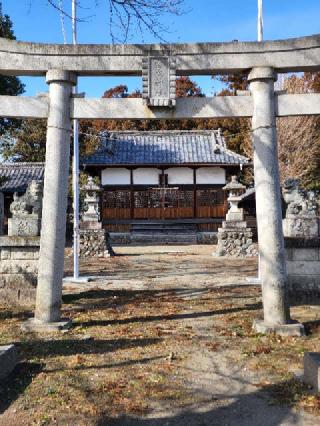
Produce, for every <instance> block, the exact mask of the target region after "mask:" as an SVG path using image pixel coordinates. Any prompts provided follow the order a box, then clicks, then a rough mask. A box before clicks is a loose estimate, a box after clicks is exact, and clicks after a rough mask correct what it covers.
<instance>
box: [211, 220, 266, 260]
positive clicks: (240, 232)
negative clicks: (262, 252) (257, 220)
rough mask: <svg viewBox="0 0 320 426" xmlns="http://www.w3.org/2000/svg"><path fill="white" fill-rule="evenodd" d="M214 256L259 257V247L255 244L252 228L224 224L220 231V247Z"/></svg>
mask: <svg viewBox="0 0 320 426" xmlns="http://www.w3.org/2000/svg"><path fill="white" fill-rule="evenodd" d="M244 223H245V222H244ZM214 255H216V256H228V257H254V256H258V245H257V244H256V243H254V242H253V232H252V230H251V228H246V227H237V226H231V223H230V222H229V223H228V222H223V224H222V228H219V230H218V245H217V249H216V251H215V253H214Z"/></svg>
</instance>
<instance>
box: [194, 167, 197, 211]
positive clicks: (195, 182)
mask: <svg viewBox="0 0 320 426" xmlns="http://www.w3.org/2000/svg"><path fill="white" fill-rule="evenodd" d="M197 210H198V205H197V169H196V168H194V169H193V217H195V218H196V217H197Z"/></svg>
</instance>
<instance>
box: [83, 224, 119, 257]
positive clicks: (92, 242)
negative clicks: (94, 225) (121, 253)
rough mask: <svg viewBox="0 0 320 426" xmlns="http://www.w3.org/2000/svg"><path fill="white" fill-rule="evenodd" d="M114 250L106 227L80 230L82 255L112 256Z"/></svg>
mask: <svg viewBox="0 0 320 426" xmlns="http://www.w3.org/2000/svg"><path fill="white" fill-rule="evenodd" d="M113 255H114V252H113V250H112V247H111V245H110V241H109V233H108V232H107V231H106V230H104V229H82V230H80V257H110V256H113Z"/></svg>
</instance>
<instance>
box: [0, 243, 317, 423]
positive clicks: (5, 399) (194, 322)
mask: <svg viewBox="0 0 320 426" xmlns="http://www.w3.org/2000/svg"><path fill="white" fill-rule="evenodd" d="M115 250H116V253H117V256H116V257H114V258H111V259H97V260H91V261H86V262H82V265H81V272H82V275H91V276H94V277H95V279H94V280H93V281H92V282H90V283H87V284H68V285H65V287H64V296H63V301H64V304H63V316H64V317H70V318H72V320H73V327H72V328H71V329H70V330H69V331H67V332H63V333H56V334H52V335H36V334H24V333H22V332H21V331H20V325H21V322H22V321H24V320H26V319H27V318H29V317H31V316H32V309H31V308H15V309H13V308H12V307H9V306H0V344H9V343H13V342H14V343H16V344H17V347H18V350H19V354H20V362H19V365H18V366H17V368H16V369H15V371H14V372H13V373H12V375H11V376H10V377H9V378H8V379H6V380H5V381H4V382H3V383H0V425H1V426H10V425H14V426H19V425H68V426H69V425H97V426H102V425H118V426H120V425H121V426H122V425H124V426H126V425H141V426H160V425H177V426H180V425H181V426H182V425H183V426H189V425H190V426H196V425H197V426H205V425H207V426H209V425H210V426H211V425H230V426H231V425H252V426H253V425H254V426H257V425H306V426H308V425H316V424H320V417H319V416H320V396H319V395H318V394H314V393H312V390H311V389H309V388H308V387H307V386H305V385H304V384H303V383H302V380H301V377H302V361H303V353H304V351H316V350H317V351H319V348H320V321H319V319H320V309H319V307H309V306H308V307H307V306H304V307H296V308H293V309H292V317H293V318H295V319H297V320H299V321H302V322H304V324H305V326H306V329H307V332H308V335H307V337H304V338H292V337H288V338H280V337H277V336H274V335H271V336H262V335H259V334H256V333H254V332H253V331H252V327H251V325H252V320H253V319H254V318H257V317H261V316H262V310H261V294H260V288H259V287H258V286H252V285H248V281H247V277H248V276H256V274H257V261H256V260H255V259H246V260H235V259H234V260H227V259H224V258H214V257H212V255H211V253H212V251H213V248H212V247H210V246H177V247H174V246H162V247H159V246H158V247H117V248H116V249H115ZM71 267H72V265H71V260H70V257H67V261H66V275H69V274H70V272H71Z"/></svg>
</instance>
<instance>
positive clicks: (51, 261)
mask: <svg viewBox="0 0 320 426" xmlns="http://www.w3.org/2000/svg"><path fill="white" fill-rule="evenodd" d="M46 80H47V83H48V84H49V88H50V89H49V116H48V128H47V144H46V165H45V176H44V197H43V211H42V232H41V238H40V259H39V272H38V286H37V296H36V311H35V318H34V319H32V320H31V321H29V322H27V323H24V324H23V329H25V330H28V331H29V330H30V331H50V330H59V329H61V328H64V327H67V326H68V325H69V323H70V321H62V320H61V297H62V278H63V268H64V249H65V233H66V212H67V199H68V177H69V168H70V161H69V160H70V139H71V114H70V110H71V108H70V105H71V95H72V86H73V85H75V83H76V75H75V74H74V73H71V72H69V71H64V70H49V71H48V72H47V76H46Z"/></svg>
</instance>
